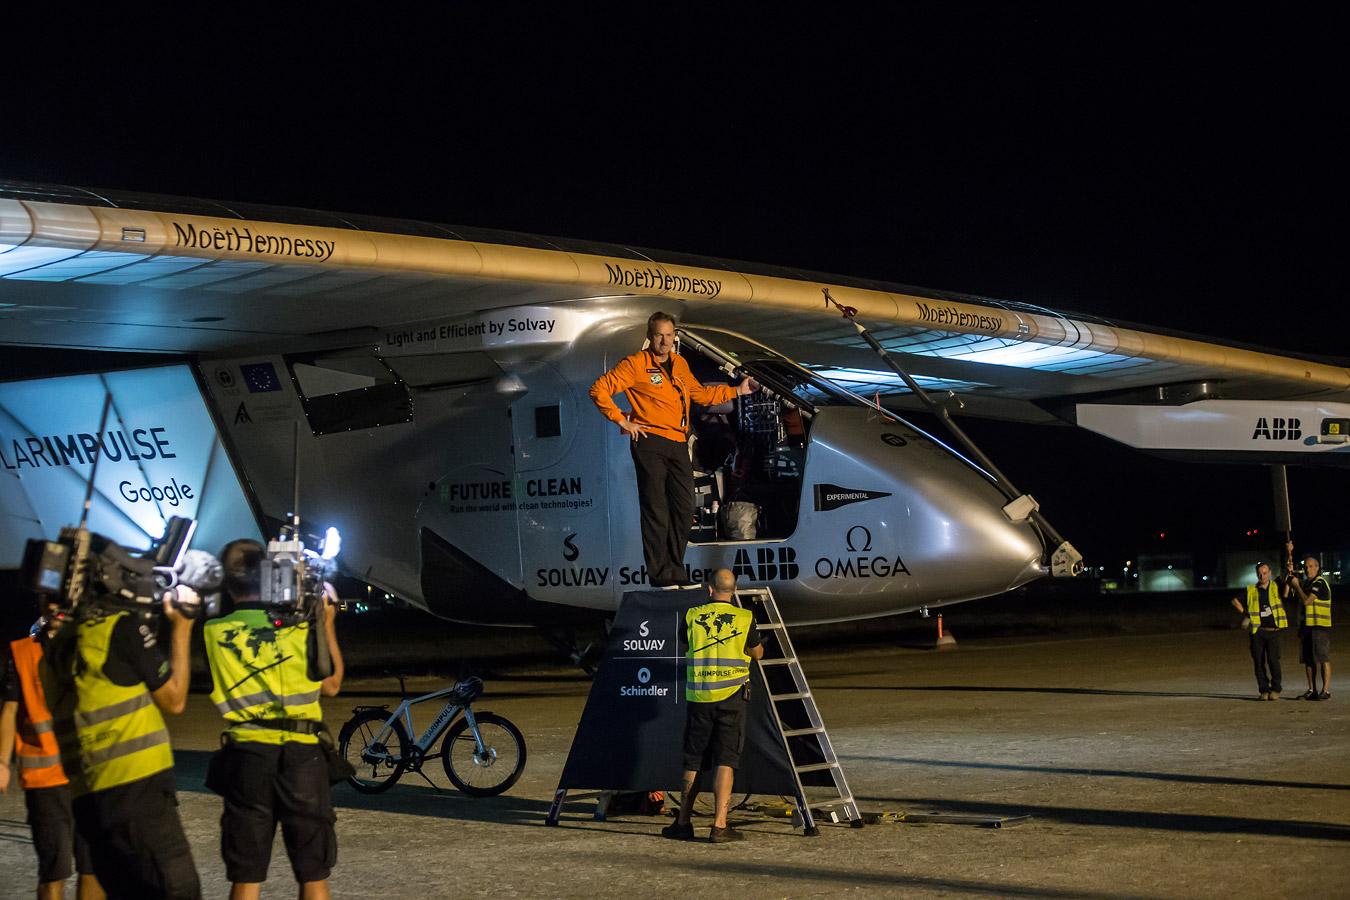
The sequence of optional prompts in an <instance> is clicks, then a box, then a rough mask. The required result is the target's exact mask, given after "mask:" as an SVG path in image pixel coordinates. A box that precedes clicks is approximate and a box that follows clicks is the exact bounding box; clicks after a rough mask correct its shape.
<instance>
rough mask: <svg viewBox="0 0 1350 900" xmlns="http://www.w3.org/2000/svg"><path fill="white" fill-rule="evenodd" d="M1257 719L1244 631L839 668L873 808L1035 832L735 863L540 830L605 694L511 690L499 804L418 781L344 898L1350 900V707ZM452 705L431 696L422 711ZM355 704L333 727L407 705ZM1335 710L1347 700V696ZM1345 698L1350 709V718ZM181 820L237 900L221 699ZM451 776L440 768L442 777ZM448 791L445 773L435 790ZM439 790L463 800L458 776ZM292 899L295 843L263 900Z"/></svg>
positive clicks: (381, 808)
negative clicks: (513, 747) (589, 700)
mask: <svg viewBox="0 0 1350 900" xmlns="http://www.w3.org/2000/svg"><path fill="white" fill-rule="evenodd" d="M1286 644H1287V646H1286V647H1285V660H1286V663H1285V670H1286V689H1287V691H1286V695H1285V697H1286V699H1285V700H1283V701H1281V702H1278V703H1260V702H1255V701H1254V693H1255V686H1254V684H1253V679H1252V677H1251V674H1250V662H1249V659H1248V656H1247V652H1246V641H1245V638H1244V636H1243V635H1242V634H1241V633H1238V632H1233V631H1203V632H1192V633H1170V634H1163V635H1126V636H1110V637H1094V638H1082V639H1063V638H1060V639H1055V640H1048V641H1039V642H1037V641H1030V640H1027V639H1025V638H1020V639H1001V640H1000V639H982V640H978V641H972V640H964V641H962V643H961V647H960V649H959V650H958V651H957V652H954V653H941V654H938V653H933V652H930V651H924V650H918V649H903V648H876V647H871V646H869V647H866V648H859V649H854V650H849V649H848V648H847V647H843V648H841V647H838V646H835V647H833V648H821V649H816V650H813V651H809V652H807V653H805V654H804V664H805V667H806V671H807V674H808V676H809V677H810V678H811V680H812V684H813V688H814V689H815V691H816V692H817V695H818V697H819V701H820V705H821V710H822V713H823V714H824V716H825V719H826V723H827V725H828V726H829V727H830V731H831V736H832V737H833V739H834V742H835V746H836V748H837V749H838V750H839V752H840V754H841V756H842V759H843V762H844V765H845V771H846V773H847V776H848V778H849V781H850V783H851V785H852V787H853V789H854V791H855V793H856V794H857V795H858V797H859V798H860V801H861V803H862V805H863V806H864V808H865V809H870V810H873V811H877V812H890V813H895V814H899V813H905V812H908V813H915V812H947V813H964V814H979V815H998V816H1014V815H1030V816H1031V819H1030V820H1029V821H1027V822H1025V823H1024V824H1020V825H1017V826H1015V827H1006V828H1002V829H988V828H975V827H970V826H961V825H914V824H902V823H899V822H896V821H894V820H893V817H892V819H888V820H884V821H882V822H881V823H880V824H876V825H870V826H868V827H866V828H863V829H850V828H844V827H838V826H826V827H824V828H822V834H821V835H820V836H819V837H817V838H804V837H801V836H800V833H799V832H794V831H793V830H792V828H791V826H790V824H789V823H788V822H787V821H786V820H784V819H782V818H772V817H769V816H766V815H764V814H762V813H749V812H742V813H738V814H736V816H734V817H733V818H735V819H737V821H738V823H739V825H740V827H741V828H742V829H743V830H744V831H746V832H747V834H748V835H749V837H750V840H748V841H746V842H745V843H743V844H739V845H717V846H714V845H709V844H706V843H702V842H699V843H695V844H685V843H676V842H672V841H666V840H662V839H661V838H660V837H659V836H658V831H659V829H660V827H661V825H662V824H664V822H665V821H666V820H663V819H658V818H647V817H640V816H620V817H613V818H611V819H610V820H609V821H608V822H604V823H597V822H595V821H593V819H592V818H591V815H590V812H591V809H592V808H593V804H592V803H590V802H587V801H581V802H577V803H575V804H569V806H568V808H567V810H566V812H565V814H564V817H563V821H562V823H561V827H558V828H547V827H545V826H544V824H543V819H544V814H545V811H546V809H547V806H548V802H549V799H550V797H551V796H552V792H553V788H554V787H555V786H556V784H557V779H558V775H559V773H560V771H561V769H562V764H563V761H564V760H565V758H566V754H567V750H568V747H569V745H570V741H571V737H572V733H573V729H574V727H575V725H576V722H577V719H578V718H579V716H580V713H581V708H582V706H583V704H584V702H585V696H586V691H587V689H588V687H589V681H587V680H586V679H585V678H583V677H581V676H579V675H575V674H573V673H571V672H569V671H567V670H564V669H539V668H517V669H512V670H504V671H501V672H499V673H498V674H497V675H496V676H495V677H494V678H493V680H491V681H490V682H489V684H488V696H487V697H486V698H484V700H483V701H481V702H480V703H479V704H478V707H479V708H482V709H492V710H494V711H496V712H499V713H502V714H504V715H506V716H508V717H510V718H511V719H512V720H514V721H515V722H516V723H517V724H518V725H519V726H520V727H521V729H522V730H523V731H524V732H525V735H526V739H527V741H528V743H529V764H528V767H527V770H526V772H525V775H524V777H523V778H522V779H521V781H520V782H519V783H518V784H517V785H516V787H515V788H513V789H512V790H511V792H510V793H509V794H508V795H506V796H503V797H497V798H491V799H471V798H468V797H465V796H463V795H461V794H459V793H458V792H456V791H454V790H452V789H445V790H442V791H437V790H436V789H434V788H433V787H431V786H429V785H427V784H426V783H425V782H422V781H421V779H418V778H416V777H414V776H408V777H405V780H404V781H402V782H400V784H399V785H398V786H396V787H395V788H394V789H393V790H391V791H390V792H388V793H386V794H383V795H378V796H373V797H370V796H363V795H360V794H357V793H356V792H354V791H353V790H351V789H350V788H349V787H347V786H346V785H342V786H339V787H338V788H337V789H336V790H335V793H334V796H335V800H336V803H337V805H338V840H339V846H340V861H339V864H338V868H337V869H336V870H335V872H334V875H333V879H332V887H333V891H334V894H335V895H336V896H338V897H355V896H368V895H376V894H378V895H383V896H386V897H414V896H422V897H448V896H452V895H453V896H480V895H484V896H486V895H495V896H550V897H586V898H593V897H598V896H644V897H645V896H691V895H695V894H699V895H703V896H714V897H720V896H732V895H746V894H747V893H749V894H751V895H757V896H769V897H806V896H813V895H820V894H823V893H826V892H828V893H830V894H868V895H877V894H900V893H905V894H908V895H920V896H941V895H950V894H975V895H997V896H1038V897H1039V896H1046V897H1061V896H1064V897H1069V896H1072V897H1180V896H1197V895H1199V896H1224V895H1227V896H1263V897H1273V896H1275V897H1278V896H1296V895H1302V896H1319V895H1320V896H1342V895H1344V894H1345V892H1346V884H1347V882H1348V881H1350V853H1348V852H1347V850H1350V847H1348V846H1347V841H1350V755H1348V754H1347V753H1346V752H1345V748H1346V738H1347V736H1350V706H1347V704H1350V694H1345V695H1340V694H1338V696H1337V697H1336V699H1334V700H1332V701H1331V702H1328V703H1307V702H1299V701H1295V700H1292V699H1288V698H1290V697H1293V696H1296V695H1297V694H1298V693H1299V692H1300V688H1301V685H1302V682H1303V676H1302V669H1301V667H1299V666H1298V665H1297V663H1296V653H1295V648H1294V641H1293V638H1292V636H1291V637H1290V638H1289V639H1288V640H1287V642H1286ZM439 683H440V682H438V681H435V680H433V679H418V680H417V681H415V682H414V683H413V684H411V685H410V688H413V689H417V690H429V689H431V688H432V687H434V686H437V685H438V684H439ZM389 687H390V682H389V681H388V680H387V679H386V680H368V679H362V680H354V681H351V682H349V684H348V685H347V691H346V694H345V695H344V696H343V697H340V698H337V699H336V700H335V701H331V702H329V703H328V704H327V713H328V716H329V721H330V722H331V723H333V724H334V725H335V730H336V726H337V725H340V724H341V723H342V722H343V721H344V720H345V719H346V718H347V716H348V715H349V714H350V709H351V707H352V706H353V705H355V704H357V703H379V702H385V701H386V700H388V699H390V698H389V696H388V694H387V691H388V690H389ZM1333 687H1334V686H1333ZM1342 697H1344V699H1343V698H1342ZM172 729H173V732H174V741H175V747H176V749H177V751H178V760H179V782H180V801H181V807H182V812H183V816H184V820H185V824H186V827H187V831H188V835H189V838H190V839H191V841H192V844H193V848H194V853H195V854H196V859H197V864H198V867H199V868H200V870H201V873H202V878H203V884H204V886H205V892H206V896H208V897H220V896H224V895H225V893H226V892H227V885H226V882H225V880H224V872H223V868H222V866H221V864H220V861H219V856H218V852H217V839H218V838H217V821H218V816H219V801H218V799H217V798H216V797H215V796H214V795H211V794H209V793H206V792H205V790H204V788H202V786H201V781H202V777H203V773H204V770H205V760H206V757H207V755H208V753H209V751H210V750H211V749H212V748H213V747H214V746H215V745H216V734H217V732H218V730H219V719H218V718H217V717H216V715H215V713H214V711H213V709H212V707H211V706H210V704H209V702H208V701H207V699H206V697H205V696H202V695H194V696H193V697H192V698H191V700H190V701H189V710H188V712H187V713H186V714H185V715H184V716H182V717H180V718H178V719H176V720H174V722H173V723H172ZM434 765H435V764H433V766H434ZM429 768H430V767H429ZM431 774H432V780H433V781H434V782H436V783H437V784H438V786H440V787H442V788H446V787H447V784H448V783H447V781H446V779H445V776H444V774H443V773H441V772H440V771H439V769H438V770H437V771H436V772H434V773H431ZM22 823H23V802H22V798H21V797H20V796H18V792H17V791H11V792H10V794H9V795H8V796H6V797H3V798H0V871H4V872H6V873H8V874H9V877H7V878H5V879H3V880H0V896H3V897H20V896H30V895H31V885H30V882H29V880H28V879H29V878H31V877H32V873H33V872H34V861H33V859H32V856H31V854H32V848H31V845H29V844H28V843H27V842H26V841H27V830H26V828H25V827H24V825H23V824H22ZM293 891H294V886H293V882H291V880H290V873H289V869H288V867H287V866H286V863H285V861H284V854H283V853H282V851H281V846H280V842H279V841H278V844H277V848H276V853H275V854H274V857H273V867H272V881H271V882H269V886H268V889H267V890H265V892H264V895H265V896H291V895H293Z"/></svg>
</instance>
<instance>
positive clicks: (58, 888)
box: [0, 602, 104, 900]
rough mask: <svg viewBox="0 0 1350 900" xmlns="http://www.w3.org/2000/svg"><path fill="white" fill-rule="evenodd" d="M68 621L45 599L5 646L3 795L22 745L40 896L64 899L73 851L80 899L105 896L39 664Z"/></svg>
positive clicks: (0, 753) (0, 691) (0, 743)
mask: <svg viewBox="0 0 1350 900" xmlns="http://www.w3.org/2000/svg"><path fill="white" fill-rule="evenodd" d="M66 621H67V620H66V619H65V618H64V617H63V616H61V615H60V610H59V607H58V605H57V604H56V603H50V602H44V603H43V604H42V618H40V619H39V620H38V622H37V624H36V625H35V626H34V627H33V633H32V634H30V635H29V636H27V637H22V638H19V639H18V640H16V641H12V642H10V644H9V645H8V646H7V647H5V648H4V649H5V650H7V651H8V654H7V657H6V659H5V665H4V677H3V678H2V679H0V696H3V701H4V706H3V708H2V709H0V794H3V793H5V792H6V791H8V789H9V783H10V777H11V775H12V774H13V773H12V771H11V763H10V754H11V753H12V752H14V751H15V750H16V749H17V750H18V753H17V758H16V759H15V761H14V762H15V764H17V768H18V777H19V781H20V782H21V783H22V784H23V799H24V805H25V806H26V807H27V809H28V827H29V828H30V829H31V831H32V833H33V849H34V850H35V851H37V858H38V888H37V896H38V898H39V900H51V898H56V900H59V898H61V897H63V896H65V886H66V885H65V882H66V879H67V878H69V877H70V874H71V864H70V863H71V857H72V855H73V856H74V860H75V870H76V871H78V872H79V874H80V877H79V882H78V886H77V888H76V896H77V897H79V900H100V898H102V897H103V896H104V894H103V889H102V888H100V887H99V883H98V878H97V877H95V875H94V862H93V860H92V859H91V858H90V856H89V846H88V845H87V844H86V843H85V842H84V840H83V839H82V838H81V837H80V836H79V835H78V834H76V833H75V816H74V813H73V812H72V811H71V806H70V802H71V801H70V780H69V779H67V778H66V773H65V770H63V769H62V768H61V755H60V749H59V748H58V747H57V744H56V734H55V733H54V732H53V730H52V727H53V726H52V714H51V711H50V710H48V709H47V700H46V698H45V697H44V696H43V692H42V682H41V681H40V680H39V679H38V666H39V665H40V664H41V662H42V654H43V651H44V650H45V649H46V647H47V642H48V641H49V640H51V638H52V637H53V636H55V634H56V632H57V631H58V630H59V629H60V628H61V627H62V625H64V624H65V623H66Z"/></svg>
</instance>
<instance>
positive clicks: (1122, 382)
mask: <svg viewBox="0 0 1350 900" xmlns="http://www.w3.org/2000/svg"><path fill="white" fill-rule="evenodd" d="M823 288H828V289H829V290H830V292H831V294H832V296H833V297H834V298H835V299H836V300H838V301H839V302H840V303H843V304H846V305H848V306H852V307H855V308H856V309H857V311H858V319H859V320H860V321H862V322H863V323H865V324H867V325H868V327H869V328H870V329H871V330H872V332H873V333H874V335H875V336H876V337H877V338H878V339H879V340H880V341H881V343H882V344H883V345H884V346H885V347H886V348H887V350H888V351H890V352H892V353H895V354H897V355H899V356H900V358H901V359H902V360H903V361H904V365H905V367H906V369H907V371H909V372H910V373H911V374H913V375H914V376H916V377H917V378H918V381H919V384H920V385H921V386H923V387H925V388H934V389H941V390H946V389H951V390H955V391H956V392H958V393H959V394H961V396H962V399H963V401H964V402H965V403H966V410H965V411H966V412H967V413H968V414H973V415H989V416H997V417H1006V418H1013V419H1021V420H1024V421H1052V420H1054V419H1055V417H1056V416H1055V415H1054V414H1052V413H1051V412H1049V411H1047V410H1048V409H1053V408H1054V405H1055V404H1056V403H1058V404H1061V405H1064V404H1068V406H1069V408H1070V412H1069V413H1068V414H1065V413H1062V412H1061V413H1059V415H1060V416H1062V417H1065V418H1070V419H1072V418H1073V412H1072V407H1073V406H1074V405H1075V402H1076V401H1078V400H1081V401H1087V402H1089V404H1090V403H1091V402H1092V401H1094V400H1099V399H1101V398H1108V400H1107V401H1106V402H1108V403H1109V402H1112V401H1111V400H1110V399H1109V398H1119V397H1130V396H1131V395H1130V393H1129V392H1132V391H1133V392H1136V393H1135V395H1133V396H1135V397H1136V398H1137V397H1139V396H1143V395H1142V394H1139V393H1138V392H1141V391H1151V392H1153V400H1154V401H1155V402H1156V401H1157V400H1159V399H1161V400H1163V401H1164V402H1170V403H1173V404H1177V403H1184V402H1187V401H1191V400H1197V399H1199V400H1205V399H1206V398H1212V397H1216V396H1222V398H1223V399H1224V401H1242V400H1271V401H1276V400H1278V401H1284V402H1301V403H1305V404H1309V403H1311V404H1321V406H1317V407H1316V408H1317V409H1321V410H1323V414H1324V415H1323V418H1324V419H1328V418H1330V419H1334V418H1335V417H1336V415H1337V414H1339V413H1341V412H1343V411H1345V408H1344V407H1343V406H1342V404H1345V403H1347V402H1350V368H1347V366H1346V365H1345V364H1344V363H1343V362H1342V361H1337V360H1331V359H1315V358H1311V357H1304V356H1298V355H1294V354H1290V353H1276V352H1268V351H1265V350H1262V349H1260V348H1256V347H1250V346H1241V345H1237V344H1234V343H1229V342H1223V341H1217V340H1210V339H1204V338H1197V337H1193V336H1187V335H1180V334H1172V333H1168V332H1166V331H1164V330H1161V329H1156V328H1147V327H1143V326H1136V325H1123V324H1117V323H1112V322H1108V321H1105V320H1102V319H1098V318H1094V317H1089V316H1083V315H1076V314H1067V313H1061V312H1056V311H1054V310H1050V309H1045V308H1042V307H1038V306H1031V305H1028V304H1023V303H1013V302H1005V301H996V300H990V299H986V298H981V297H972V296H965V295H960V294H952V293H946V292H941V291H932V290H925V289H919V288H912V287H906V286H902V285H897V284H889V283H883V282H875V281H866V280H860V279H854V278H845V277H839V276H833V275H821V274H818V273H812V272H804V271H798V270H794V269H787V268H774V267H769V266H760V265H755V264H747V263H736V262H729V261H725V260H718V259H711V258H704V257H693V256H687V255H682V254H678V253H670V252H660V251H651V250H643V249H638V248H634V247H626V246H620V245H614V244H599V243H590V242H586V241H579V240H571V239H562V238H545V237H539V236H534V235H524V234H514V233H506V232H497V231H486V230H482V229H471V228H460V227H453V226H446V225H434V224H427V223H423V222H413V221H404V220H394V219H377V218H371V217H365V216H352V215H338V214H334V213H323V212H315V211H310V210H293V209H281V208H276V207H265V206H255V205H248V204H225V203H217V202H212V201H203V200H189V199H183V198H174V197H161V196H148V195H143V194H129V193H120V192H107V191H99V192H95V191H88V190H83V189H76V188H67V187H53V186H45V185H33V184H23V183H15V182H0V343H3V344H8V345H27V346H37V347H67V348H91V349H101V350H138V351H147V350H150V351H160V352H166V353H178V354H192V353H209V352H212V351H217V350H222V349H224V348H227V347H239V346H252V345H257V346H259V347H261V346H265V345H267V344H268V343H269V342H284V341H287V340H292V341H293V340H294V339H295V338H296V337H299V336H311V337H313V336H324V337H325V338H327V339H330V340H334V341H339V340H350V341H351V342H352V343H358V342H362V341H364V342H366V343H373V342H378V341H379V340H380V339H381V338H382V336H383V335H384V334H386V333H388V331H389V330H390V329H393V328H395V327H396V326H400V325H406V324H408V323H415V322H417V321H425V320H428V319H432V318H445V317H447V316H454V315H457V314H469V313H473V312H481V311H484V310H489V309H493V308H500V307H508V306H518V305H522V304H541V303H560V302H566V301H569V300H576V299H581V298H592V297H605V296H632V295H650V296H660V297H670V298H672V299H673V300H678V301H680V302H681V303H682V304H683V305H684V322H685V323H686V324H693V325H697V326H703V327H707V328H713V329H724V330H730V331H733V332H739V333H744V334H747V335H750V336H753V337H754V338H755V339H757V340H759V341H762V342H764V343H766V344H769V345H770V346H772V347H774V348H775V349H776V350H778V351H779V352H781V353H783V354H785V355H787V356H790V357H792V358H793V359H795V360H796V361H798V362H800V363H803V364H805V365H808V366H810V367H812V368H815V369H817V370H818V371H820V372H821V373H822V374H824V375H826V376H827V377H829V378H831V379H832V380H835V381H837V382H838V383H840V384H844V385H846V386H848V387H851V388H853V389H854V390H856V391H857V392H858V393H865V394H867V395H868V396H871V395H873V394H874V393H877V394H881V395H882V396H883V397H884V398H885V400H886V402H888V403H889V404H893V405H899V406H904V405H907V403H908V402H909V398H907V397H906V396H905V395H906V394H907V390H906V389H905V387H904V385H903V384H902V383H901V381H900V379H899V378H898V377H897V376H895V375H894V373H892V372H891V371H890V370H889V369H887V368H886V367H885V366H884V365H883V364H882V363H881V361H880V360H879V358H878V357H877V356H876V354H875V353H874V352H873V351H872V350H870V349H869V348H868V347H867V346H866V345H865V344H864V343H863V342H862V340H861V339H860V338H859V336H858V335H857V333H856V332H855V330H854V329H853V327H852V326H851V325H850V324H849V323H847V322H845V321H843V320H841V319H840V317H839V315H838V314H837V313H836V312H833V311H832V310H830V309H828V308H827V307H826V304H825V302H824V299H823V295H822V289H823ZM1169 392H1170V393H1169ZM1131 402H1133V401H1131ZM1215 402H1218V401H1215ZM1346 414H1347V415H1350V412H1346ZM1268 424H1269V423H1268ZM1141 427H1145V428H1146V427H1147V426H1146V425H1145V426H1141ZM1244 427H1245V426H1244ZM1337 427H1339V426H1337ZM1286 430H1287V429H1286ZM1336 455H1337V457H1338V458H1341V459H1346V458H1350V456H1347V454H1345V453H1337V454H1336Z"/></svg>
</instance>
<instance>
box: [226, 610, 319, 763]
mask: <svg viewBox="0 0 1350 900" xmlns="http://www.w3.org/2000/svg"><path fill="white" fill-rule="evenodd" d="M202 639H203V640H204V641H205V643H206V661H207V663H208V664H210V666H211V701H212V702H213V703H215V704H216V709H218V710H219V711H220V714H221V715H222V716H224V717H225V721H226V722H228V723H229V727H228V728H227V729H226V732H227V733H228V734H229V735H230V736H231V737H232V738H233V739H234V740H237V741H256V742H259V743H264V744H284V743H286V742H287V741H298V742H300V743H302V744H315V743H318V740H319V739H318V737H317V736H316V735H314V734H306V733H304V732H297V731H294V730H286V729H284V728H274V727H269V726H268V724H267V721H268V720H273V721H275V720H278V719H289V720H291V721H293V722H313V723H315V725H316V726H317V725H318V723H320V722H322V721H323V710H322V709H321V708H320V707H319V692H320V688H321V687H322V684H323V683H322V682H321V681H315V680H314V679H312V678H310V677H309V623H308V622H301V623H300V624H298V625H290V626H280V627H279V626H277V625H276V623H275V622H274V621H273V620H272V619H270V618H269V617H268V615H267V611H266V610H262V609H239V610H235V611H234V612H232V613H230V614H229V615H228V616H222V617H220V618H219V619H212V620H211V621H209V622H207V623H206V625H205V626H204V627H203V629H202ZM320 640H323V637H322V636H320ZM316 730H317V728H316Z"/></svg>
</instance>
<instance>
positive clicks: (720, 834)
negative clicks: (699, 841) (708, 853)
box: [708, 825, 745, 844]
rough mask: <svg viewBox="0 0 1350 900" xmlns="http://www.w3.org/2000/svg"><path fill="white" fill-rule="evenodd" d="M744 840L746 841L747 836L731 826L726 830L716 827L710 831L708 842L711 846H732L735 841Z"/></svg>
mask: <svg viewBox="0 0 1350 900" xmlns="http://www.w3.org/2000/svg"><path fill="white" fill-rule="evenodd" d="M743 840H745V835H743V834H741V833H740V832H739V831H737V830H736V829H735V828H732V827H731V826H730V825H728V826H727V827H726V828H718V827H717V826H716V825H714V826H713V827H712V828H711V829H709V830H708V842H709V843H711V844H730V843H732V842H733V841H743Z"/></svg>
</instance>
